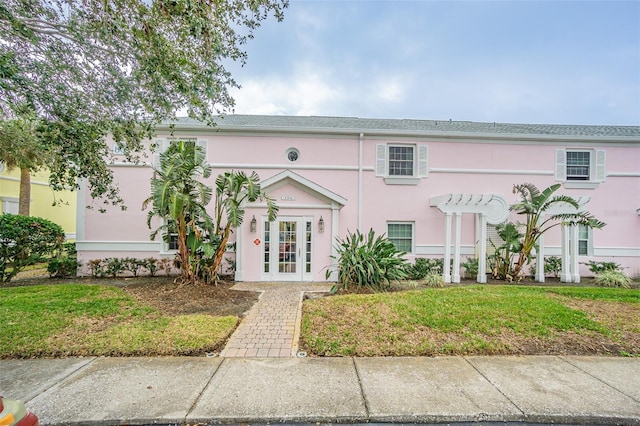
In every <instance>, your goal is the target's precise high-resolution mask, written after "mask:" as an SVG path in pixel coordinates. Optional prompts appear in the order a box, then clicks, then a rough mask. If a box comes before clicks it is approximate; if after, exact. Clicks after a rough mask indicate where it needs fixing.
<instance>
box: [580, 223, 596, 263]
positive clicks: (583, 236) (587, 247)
mask: <svg viewBox="0 0 640 426" xmlns="http://www.w3.org/2000/svg"><path fill="white" fill-rule="evenodd" d="M591 235H592V232H591V228H589V227H588V226H585V225H578V256H591V255H593V242H592V240H591Z"/></svg>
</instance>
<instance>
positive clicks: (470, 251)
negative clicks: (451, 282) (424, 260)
mask: <svg viewBox="0 0 640 426" xmlns="http://www.w3.org/2000/svg"><path fill="white" fill-rule="evenodd" d="M451 216H452V215H451ZM451 216H450V217H451ZM445 222H446V217H445ZM445 226H446V224H445ZM445 246H446V243H445V244H416V252H415V253H413V254H415V255H416V256H445ZM460 254H461V255H464V256H475V254H476V248H475V246H472V245H462V244H461V245H460Z"/></svg>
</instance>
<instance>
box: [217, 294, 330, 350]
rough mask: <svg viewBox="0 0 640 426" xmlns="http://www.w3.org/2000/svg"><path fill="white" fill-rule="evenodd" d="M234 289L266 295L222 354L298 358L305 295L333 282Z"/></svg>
mask: <svg viewBox="0 0 640 426" xmlns="http://www.w3.org/2000/svg"><path fill="white" fill-rule="evenodd" d="M232 289H233V290H240V291H259V292H262V294H261V295H260V299H259V300H258V302H257V303H256V304H255V305H253V308H251V310H250V311H249V313H248V314H247V316H246V317H245V318H244V319H243V320H242V322H241V323H240V326H239V327H238V328H237V329H236V331H235V332H234V333H233V334H232V335H231V338H230V339H229V342H228V343H227V346H225V348H224V350H223V351H222V353H221V354H220V355H221V356H223V357H261V358H262V357H294V356H296V353H297V352H298V338H299V336H300V316H301V308H302V296H303V294H304V293H305V292H326V291H329V290H330V289H331V284H324V283H306V284H298V283H290V284H289V283H288V284H282V283H277V284H276V283H274V284H272V283H238V284H236V285H235V286H233V287H232Z"/></svg>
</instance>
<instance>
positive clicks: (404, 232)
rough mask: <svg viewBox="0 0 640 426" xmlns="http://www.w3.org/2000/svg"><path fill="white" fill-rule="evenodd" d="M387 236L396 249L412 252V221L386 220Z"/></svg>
mask: <svg viewBox="0 0 640 426" xmlns="http://www.w3.org/2000/svg"><path fill="white" fill-rule="evenodd" d="M387 238H388V239H389V241H391V242H392V243H393V245H395V246H396V249H398V250H400V251H404V252H407V253H413V252H414V250H413V245H414V244H413V240H414V237H413V222H388V223H387Z"/></svg>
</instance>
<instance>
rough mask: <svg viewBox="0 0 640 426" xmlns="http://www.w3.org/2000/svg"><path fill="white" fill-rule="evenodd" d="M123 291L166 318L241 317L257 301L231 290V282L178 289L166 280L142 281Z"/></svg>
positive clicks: (254, 296) (255, 295)
mask: <svg viewBox="0 0 640 426" xmlns="http://www.w3.org/2000/svg"><path fill="white" fill-rule="evenodd" d="M138 280H140V281H138V282H135V283H132V284H128V285H126V286H125V287H123V290H124V291H125V292H126V293H127V294H129V295H131V296H132V297H134V298H135V299H137V300H139V301H140V302H143V303H146V304H148V305H151V306H153V307H154V308H156V309H158V310H159V311H160V312H162V313H163V314H165V315H183V314H209V315H216V316H226V315H233V316H237V317H242V316H244V315H245V314H246V312H247V311H248V310H249V309H251V307H252V306H253V304H254V303H255V302H256V301H257V300H258V296H259V295H260V294H259V293H255V292H250V291H237V290H231V287H232V286H233V284H234V283H233V282H227V281H222V282H219V283H218V285H206V284H200V285H178V284H175V283H174V282H173V280H171V279H169V280H167V279H164V280H162V279H160V280H157V281H156V280H153V281H150V280H143V279H142V278H138Z"/></svg>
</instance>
